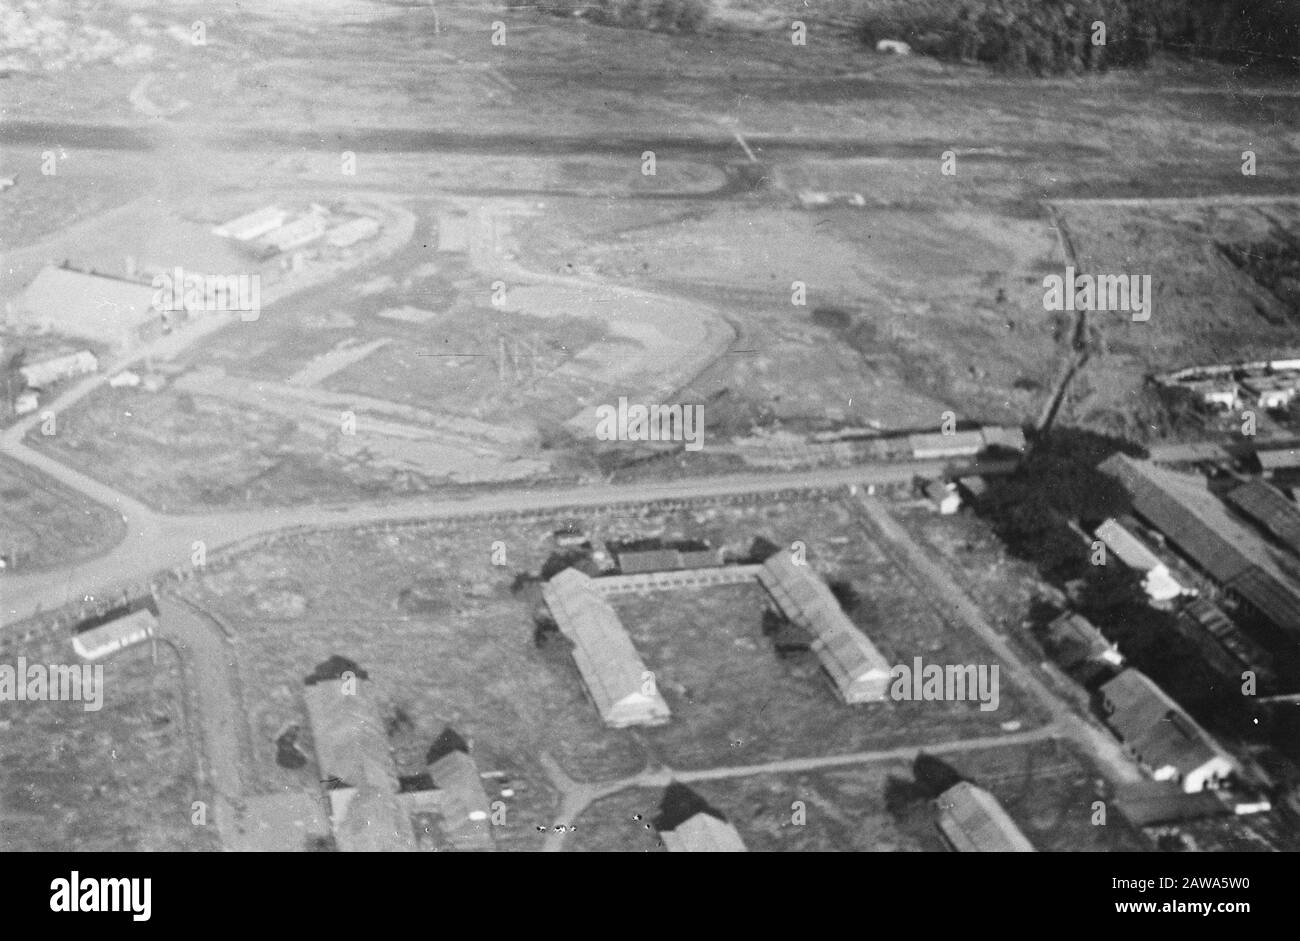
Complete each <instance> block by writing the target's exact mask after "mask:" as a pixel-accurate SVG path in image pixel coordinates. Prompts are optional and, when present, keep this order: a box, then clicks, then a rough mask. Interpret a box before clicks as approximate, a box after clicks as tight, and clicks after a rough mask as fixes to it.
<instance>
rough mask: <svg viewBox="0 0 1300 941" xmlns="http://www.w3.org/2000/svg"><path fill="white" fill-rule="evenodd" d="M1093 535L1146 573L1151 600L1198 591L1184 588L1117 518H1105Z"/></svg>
mask: <svg viewBox="0 0 1300 941" xmlns="http://www.w3.org/2000/svg"><path fill="white" fill-rule="evenodd" d="M1094 534H1095V535H1096V537H1097V538H1098V539H1100V540H1101V541H1102V542H1103V543H1105V544H1106V547H1107V548H1108V549H1110V551H1111V552H1113V553H1115V555H1117V556H1118V557H1119V560H1120V561H1121V562H1123V563H1124V564H1125V565H1127V566H1128V567H1129V568H1131V569H1133V570H1134V571H1138V572H1142V573H1143V576H1144V577H1143V579H1142V590H1143V591H1145V592H1146V593H1147V597H1148V598H1150V599H1151V600H1152V601H1160V602H1164V601H1172V600H1173V599H1175V598H1178V597H1180V596H1182V595H1188V594H1191V595H1194V594H1197V592H1196V591H1195V589H1190V588H1185V587H1183V585H1181V584H1180V583H1179V582H1178V580H1177V579H1175V578H1174V577H1173V575H1171V574H1170V572H1169V568H1168V567H1167V566H1166V565H1165V564H1164V563H1163V562H1161V561H1160V557H1159V556H1157V555H1156V554H1155V553H1154V552H1152V551H1151V550H1150V549H1148V548H1147V547H1146V546H1145V545H1143V544H1142V542H1141V540H1139V539H1138V538H1137V537H1136V536H1134V535H1133V534H1132V533H1130V532H1129V531H1128V530H1127V529H1125V528H1124V527H1123V526H1121V525H1120V524H1119V523H1118V522H1116V521H1115V520H1113V519H1108V520H1106V521H1105V522H1103V523H1102V524H1101V525H1100V526H1098V527H1097V528H1096V530H1094Z"/></svg>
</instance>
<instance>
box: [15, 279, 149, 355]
mask: <svg viewBox="0 0 1300 941" xmlns="http://www.w3.org/2000/svg"><path fill="white" fill-rule="evenodd" d="M153 298H154V289H153V287H152V285H150V284H148V283H145V282H141V281H128V280H126V279H124V278H112V277H108V276H106V275H101V274H95V273H93V272H88V271H79V270H77V269H75V268H58V267H54V266H53V265H50V266H47V267H45V268H42V269H41V271H40V273H39V274H38V275H37V276H36V277H35V278H34V279H33V280H32V283H31V284H29V285H27V290H26V291H25V292H24V294H23V298H22V302H21V304H22V309H23V312H24V313H25V314H26V318H27V320H28V321H29V322H30V323H33V324H36V325H38V326H40V327H43V328H45V329H47V330H52V331H54V332H55V333H60V334H63V335H65V336H73V337H80V338H82V339H86V340H94V341H97V342H99V343H103V344H104V345H105V346H108V347H110V348H111V349H115V350H125V349H130V348H131V347H133V346H135V345H136V344H137V343H140V342H142V341H143V340H146V339H148V338H150V337H153V336H157V335H158V334H159V333H161V332H162V314H161V313H159V312H158V311H157V310H155V309H154V305H153Z"/></svg>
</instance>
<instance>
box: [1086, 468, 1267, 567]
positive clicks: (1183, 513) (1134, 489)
mask: <svg viewBox="0 0 1300 941" xmlns="http://www.w3.org/2000/svg"><path fill="white" fill-rule="evenodd" d="M1098 469H1099V470H1101V471H1102V472H1104V473H1107V474H1110V475H1111V476H1113V477H1116V478H1118V479H1119V481H1120V482H1121V483H1122V484H1124V487H1125V488H1126V489H1127V490H1128V491H1129V494H1130V495H1131V496H1132V498H1133V510H1134V512H1136V513H1137V514H1138V515H1139V516H1142V517H1144V518H1145V519H1146V520H1147V521H1148V522H1149V523H1151V525H1152V526H1154V527H1155V528H1156V529H1158V530H1160V532H1162V533H1164V535H1165V537H1166V538H1167V539H1168V540H1169V541H1170V542H1172V543H1173V544H1174V545H1175V546H1177V547H1178V549H1179V550H1181V551H1182V552H1183V553H1184V554H1185V555H1187V556H1188V557H1189V558H1191V559H1192V560H1193V561H1194V562H1196V564H1197V565H1199V566H1200V567H1201V568H1202V569H1204V570H1205V571H1206V572H1208V573H1209V574H1210V575H1211V576H1213V577H1214V578H1215V579H1217V580H1218V581H1220V582H1226V581H1228V580H1229V579H1231V578H1234V577H1235V576H1237V575H1240V574H1241V573H1242V572H1244V571H1246V570H1247V569H1248V568H1250V566H1251V564H1252V563H1251V559H1250V558H1249V557H1248V556H1247V555H1246V554H1245V552H1244V551H1243V549H1242V548H1241V547H1240V546H1239V545H1235V544H1234V543H1233V542H1232V541H1230V540H1229V538H1228V534H1226V533H1224V532H1223V531H1222V530H1221V529H1220V528H1219V527H1218V526H1216V525H1215V523H1216V522H1220V521H1216V520H1213V519H1211V518H1207V515H1206V513H1207V509H1208V507H1209V505H1210V503H1209V501H1213V500H1214V498H1213V496H1212V495H1211V494H1210V493H1209V491H1208V490H1206V488H1205V481H1204V480H1203V479H1201V478H1199V477H1192V476H1190V475H1187V474H1175V473H1173V472H1171V471H1168V470H1165V469H1163V468H1158V467H1156V466H1155V465H1153V464H1150V463H1148V462H1146V461H1139V460H1135V459H1133V458H1130V457H1128V456H1127V455H1124V454H1115V455H1112V456H1111V457H1109V458H1107V459H1106V460H1105V461H1103V462H1102V463H1101V464H1100V465H1099V466H1098ZM1202 497H1204V498H1208V499H1201V498H1202ZM1215 502H1217V501H1215ZM1223 516H1224V517H1227V514H1226V513H1224V514H1223Z"/></svg>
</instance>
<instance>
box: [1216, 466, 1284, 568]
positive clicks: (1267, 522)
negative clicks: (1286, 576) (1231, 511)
mask: <svg viewBox="0 0 1300 941" xmlns="http://www.w3.org/2000/svg"><path fill="white" fill-rule="evenodd" d="M1225 499H1226V500H1227V501H1228V502H1229V503H1231V504H1232V505H1233V506H1235V507H1236V508H1237V509H1239V510H1240V511H1241V512H1242V513H1244V514H1245V515H1246V516H1248V517H1250V519H1252V520H1254V522H1255V523H1256V524H1258V525H1259V526H1262V527H1263V528H1264V529H1266V530H1268V531H1269V532H1270V533H1272V535H1273V537H1274V538H1275V539H1277V541H1278V542H1280V543H1282V544H1283V545H1284V546H1286V547H1287V548H1288V549H1290V550H1291V551H1292V552H1294V553H1295V554H1296V555H1300V507H1297V506H1296V505H1295V504H1294V503H1292V502H1291V501H1290V500H1288V499H1287V498H1286V497H1284V496H1282V494H1281V493H1280V492H1278V491H1277V490H1276V489H1275V488H1273V487H1270V486H1269V485H1268V484H1266V483H1264V482H1263V481H1262V480H1252V481H1251V482H1250V483H1248V484H1243V485H1242V486H1240V487H1238V488H1237V489H1235V490H1232V491H1229V493H1228V494H1227V496H1226V498H1225Z"/></svg>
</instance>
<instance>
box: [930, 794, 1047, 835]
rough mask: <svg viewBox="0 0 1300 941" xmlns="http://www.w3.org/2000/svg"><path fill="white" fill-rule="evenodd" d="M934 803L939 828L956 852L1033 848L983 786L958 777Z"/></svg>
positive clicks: (996, 800)
mask: <svg viewBox="0 0 1300 941" xmlns="http://www.w3.org/2000/svg"><path fill="white" fill-rule="evenodd" d="M936 803H937V804H938V806H939V829H940V830H942V831H943V833H944V836H946V837H947V838H948V841H949V842H950V843H952V845H953V848H954V849H956V850H958V851H959V852H963V853H969V852H977V853H1032V852H1034V844H1032V843H1030V842H1029V838H1028V837H1026V836H1025V835H1024V833H1022V832H1021V830H1020V828H1019V827H1018V826H1016V823H1015V821H1014V820H1012V819H1011V817H1010V815H1008V814H1007V812H1006V811H1005V810H1004V809H1003V808H1002V805H1001V804H1000V803H998V799H997V798H996V797H994V796H993V795H992V794H990V793H989V792H988V791H986V790H984V789H983V788H981V787H976V786H975V785H974V784H971V783H970V782H969V781H962V782H960V783H958V784H954V785H953V786H952V787H950V788H948V790H946V791H944V792H943V793H942V794H940V795H939V797H938V800H937V801H936Z"/></svg>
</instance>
